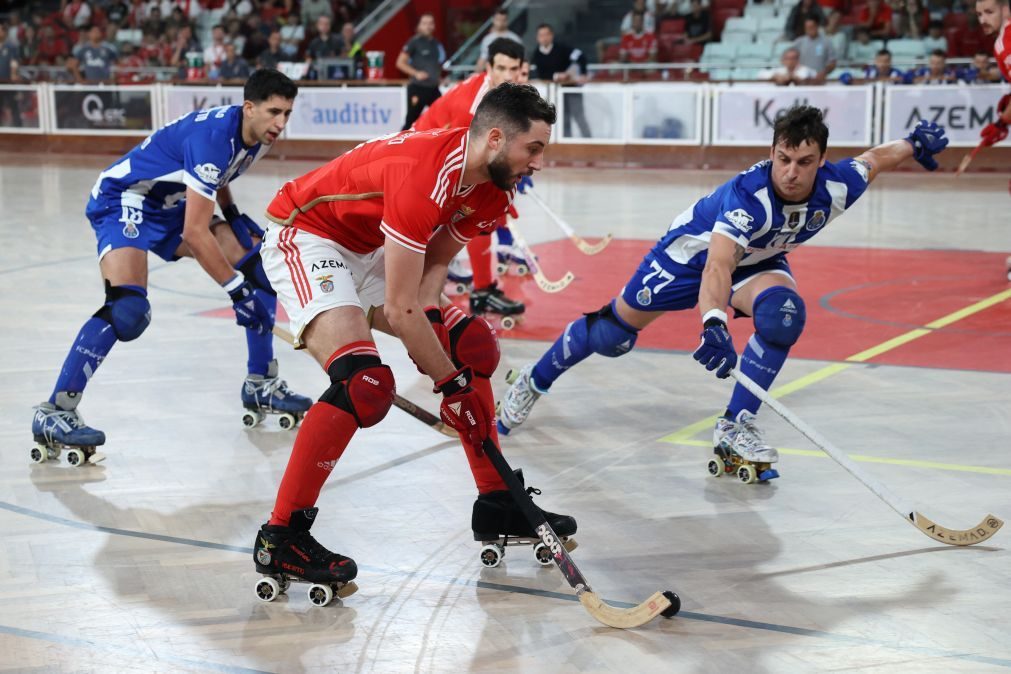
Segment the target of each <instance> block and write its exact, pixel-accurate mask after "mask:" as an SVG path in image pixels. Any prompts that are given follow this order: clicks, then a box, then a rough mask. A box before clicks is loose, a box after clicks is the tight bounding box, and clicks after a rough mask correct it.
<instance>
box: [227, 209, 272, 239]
mask: <svg viewBox="0 0 1011 674" xmlns="http://www.w3.org/2000/svg"><path fill="white" fill-rule="evenodd" d="M222 213H223V214H224V216H225V220H227V221H228V225H229V226H230V227H231V228H232V231H233V232H234V233H235V238H236V239H238V241H239V245H240V246H242V247H243V248H245V249H246V250H249V249H250V248H252V247H253V239H252V237H254V236H255V237H257V238H260V239H262V238H263V228H262V227H260V226H259V225H258V224H256V221H255V220H253V219H252V218H251V217H249V216H248V215H246V214H245V213H240V212H239V207H238V206H236V205H235V204H228V205H227V206H226V207H225V208H224V209H223V210H222Z"/></svg>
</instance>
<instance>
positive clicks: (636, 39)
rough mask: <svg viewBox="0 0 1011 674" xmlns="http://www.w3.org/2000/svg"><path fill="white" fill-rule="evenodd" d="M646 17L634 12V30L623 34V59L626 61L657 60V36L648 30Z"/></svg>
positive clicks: (644, 61) (649, 61)
mask: <svg viewBox="0 0 1011 674" xmlns="http://www.w3.org/2000/svg"><path fill="white" fill-rule="evenodd" d="M645 23H646V17H645V16H644V15H643V13H642V12H635V13H633V14H632V30H630V31H629V32H627V33H625V34H624V35H622V36H621V52H620V54H621V60H622V61H623V62H624V63H654V62H656V36H655V35H653V33H648V32H646V28H645Z"/></svg>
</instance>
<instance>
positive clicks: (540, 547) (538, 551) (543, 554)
mask: <svg viewBox="0 0 1011 674" xmlns="http://www.w3.org/2000/svg"><path fill="white" fill-rule="evenodd" d="M534 557H536V558H537V561H538V562H539V563H540V565H541V566H551V563H552V562H554V561H555V556H554V555H553V554H551V548H549V547H548V546H546V545H544V544H543V543H538V544H537V545H535V546H534Z"/></svg>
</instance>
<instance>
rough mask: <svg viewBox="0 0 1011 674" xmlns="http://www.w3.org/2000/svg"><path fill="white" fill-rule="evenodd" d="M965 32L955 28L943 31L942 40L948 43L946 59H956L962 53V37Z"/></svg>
mask: <svg viewBox="0 0 1011 674" xmlns="http://www.w3.org/2000/svg"><path fill="white" fill-rule="evenodd" d="M964 33H965V30H963V29H962V28H959V27H957V26H955V27H952V28H945V29H944V38H945V39H946V40H947V41H948V57H949V58H951V57H956V56H958V55H959V53H961V51H962V35H963V34H964Z"/></svg>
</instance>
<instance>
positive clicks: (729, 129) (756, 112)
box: [713, 84, 874, 147]
mask: <svg viewBox="0 0 1011 674" xmlns="http://www.w3.org/2000/svg"><path fill="white" fill-rule="evenodd" d="M714 94H715V100H714V103H713V145H760V146H763V145H764V146H767V145H770V144H771V142H772V127H773V125H774V124H775V122H776V118H777V117H778V116H779V115H781V114H783V113H784V112H786V110H787V109H789V108H790V107H792V106H794V105H797V104H802V105H814V106H817V107H819V108H821V109H822V110H824V111H825V121H826V122H827V123H828V126H829V129H831V136H830V138H829V142H830V143H831V144H832V145H833V146H836V147H839V146H842V147H866V146H869V145H870V144H871V140H872V138H871V132H872V129H873V123H872V119H873V109H872V103H873V99H874V97H873V87H872V86H853V87H841V86H840V87H777V86H775V85H762V84H759V85H734V86H720V87H717V88H716V89H715V92H714Z"/></svg>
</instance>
